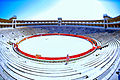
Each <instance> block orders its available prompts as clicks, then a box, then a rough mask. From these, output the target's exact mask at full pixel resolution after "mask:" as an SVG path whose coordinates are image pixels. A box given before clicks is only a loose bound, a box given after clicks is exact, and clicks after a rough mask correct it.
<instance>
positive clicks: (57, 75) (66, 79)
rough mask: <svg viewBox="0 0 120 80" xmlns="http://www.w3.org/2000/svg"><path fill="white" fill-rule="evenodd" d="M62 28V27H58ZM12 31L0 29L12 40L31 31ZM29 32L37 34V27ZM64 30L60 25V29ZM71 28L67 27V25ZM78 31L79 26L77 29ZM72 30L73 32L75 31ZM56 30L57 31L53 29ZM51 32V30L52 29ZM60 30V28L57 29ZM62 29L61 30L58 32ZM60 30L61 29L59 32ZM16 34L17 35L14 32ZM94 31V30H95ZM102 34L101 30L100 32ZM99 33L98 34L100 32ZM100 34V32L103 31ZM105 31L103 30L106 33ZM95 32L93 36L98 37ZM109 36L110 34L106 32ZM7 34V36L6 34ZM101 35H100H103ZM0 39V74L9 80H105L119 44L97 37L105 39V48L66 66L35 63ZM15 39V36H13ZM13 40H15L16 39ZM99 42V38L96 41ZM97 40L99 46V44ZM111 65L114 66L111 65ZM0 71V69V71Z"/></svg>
mask: <svg viewBox="0 0 120 80" xmlns="http://www.w3.org/2000/svg"><path fill="white" fill-rule="evenodd" d="M62 28H63V27H62ZM23 30H24V29H23ZM23 30H21V29H20V30H14V31H13V32H14V34H13V33H12V32H11V31H9V30H8V33H7V34H9V33H10V34H9V35H7V36H6V34H5V33H4V32H3V33H2V34H3V35H5V36H6V38H7V39H6V40H5V41H8V40H12V39H14V38H22V37H19V36H21V35H24V36H29V35H31V32H32V31H31V30H30V29H28V30H27V29H26V30H24V32H23ZM33 30H34V31H33V32H32V34H37V33H39V30H38V29H37V28H36V29H33ZM62 30H64V28H63V29H62ZM70 30H71V28H70ZM70 30H69V28H66V30H65V32H69V31H70ZM78 30H79V29H78ZM78 30H75V31H78ZM21 31H22V32H23V33H21ZM27 31H28V33H27V34H26V33H25V32H27ZM56 31H57V30H56ZM53 32H54V29H53ZM59 32H60V31H59ZM61 32H62V31H61ZM63 33H64V31H63ZM15 34H17V35H15ZM96 34H97V33H96ZM101 34H102V33H101ZM101 34H100V35H101ZM103 34H104V33H103ZM108 34H109V33H106V35H108ZM86 35H87V36H91V35H90V34H86ZM98 35H99V34H97V35H96V36H98ZM109 35H111V34H109ZM10 36H11V37H10ZM96 36H95V35H94V37H93V35H92V36H91V37H93V38H95V39H96V40H99V37H96ZM104 37H105V36H101V37H100V38H104ZM0 39H2V40H1V42H0V45H1V46H2V47H0V53H1V54H0V60H1V61H0V62H1V63H0V70H1V71H0V73H2V74H6V75H7V76H6V75H2V76H3V77H4V78H5V79H6V80H7V79H8V78H9V79H18V80H27V79H28V80H29V79H31V80H32V79H33V80H34V79H35V80H39V79H40V80H84V79H85V80H92V79H98V80H101V79H109V78H110V76H111V75H112V73H113V72H114V71H115V69H116V66H118V64H117V63H116V62H119V61H120V60H119V59H118V57H119V54H120V53H119V46H120V42H119V41H118V40H116V39H112V40H111V39H110V38H109V37H108V38H107V39H103V40H101V43H102V42H104V44H105V43H106V42H107V44H108V47H105V48H103V49H101V50H96V51H95V52H94V53H92V54H90V55H88V56H86V57H84V58H80V59H78V60H75V61H71V62H69V64H68V65H64V64H65V63H44V62H37V61H33V60H30V59H27V58H24V57H22V56H20V55H18V54H17V53H15V52H14V50H13V49H12V46H10V45H8V44H6V42H5V41H4V39H3V38H2V37H1V38H0ZM17 40H19V39H17ZM17 40H16V41H17ZM98 43H99V41H98ZM101 43H99V45H102V44H101ZM113 64H114V65H113ZM3 71H4V72H3Z"/></svg>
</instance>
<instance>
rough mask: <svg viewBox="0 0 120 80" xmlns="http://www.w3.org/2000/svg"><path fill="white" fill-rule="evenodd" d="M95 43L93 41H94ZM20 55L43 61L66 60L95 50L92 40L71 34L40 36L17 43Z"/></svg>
mask: <svg viewBox="0 0 120 80" xmlns="http://www.w3.org/2000/svg"><path fill="white" fill-rule="evenodd" d="M94 42H95V41H94ZM16 44H17V48H18V51H19V52H20V53H22V54H23V55H25V56H27V57H31V58H36V55H39V57H38V56H37V58H38V59H44V60H62V59H66V55H67V54H68V55H69V56H70V58H71V59H72V58H78V57H80V56H84V55H86V54H88V53H90V52H92V51H94V50H95V49H96V47H95V45H96V44H94V43H93V39H91V38H88V37H85V36H81V35H73V34H40V35H34V36H30V37H26V38H24V39H22V40H21V41H19V42H17V43H16Z"/></svg>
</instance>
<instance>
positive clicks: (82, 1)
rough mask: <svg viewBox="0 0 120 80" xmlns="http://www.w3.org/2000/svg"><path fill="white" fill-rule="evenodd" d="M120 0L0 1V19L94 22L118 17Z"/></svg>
mask: <svg viewBox="0 0 120 80" xmlns="http://www.w3.org/2000/svg"><path fill="white" fill-rule="evenodd" d="M119 5H120V0H0V18H4V19H9V18H11V17H13V16H14V15H16V16H17V19H20V20H30V19H31V20H47V19H48V20H56V19H57V18H58V17H62V19H64V20H94V19H103V14H107V15H109V16H111V17H116V16H119V15H120V6H119Z"/></svg>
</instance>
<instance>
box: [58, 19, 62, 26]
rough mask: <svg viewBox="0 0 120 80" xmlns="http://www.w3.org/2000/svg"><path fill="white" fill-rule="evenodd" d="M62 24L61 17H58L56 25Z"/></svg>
mask: <svg viewBox="0 0 120 80" xmlns="http://www.w3.org/2000/svg"><path fill="white" fill-rule="evenodd" d="M61 25H62V18H58V26H61Z"/></svg>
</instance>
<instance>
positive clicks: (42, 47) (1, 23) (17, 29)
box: [0, 16, 120, 80]
mask: <svg viewBox="0 0 120 80" xmlns="http://www.w3.org/2000/svg"><path fill="white" fill-rule="evenodd" d="M103 18H104V19H103V20H62V18H58V20H17V19H16V17H12V18H10V19H9V20H6V19H0V27H1V28H0V75H1V79H3V80H118V79H117V77H118V75H117V74H116V72H117V70H118V69H119V68H120V64H119V63H120V58H119V57H120V16H117V17H115V18H110V17H109V16H104V17H103ZM67 55H69V62H68V64H67V65H65V63H66V56H67Z"/></svg>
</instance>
